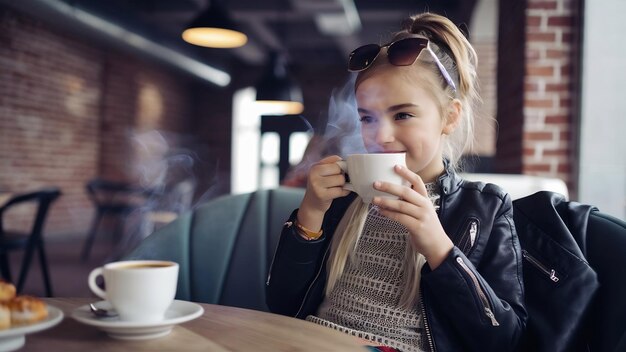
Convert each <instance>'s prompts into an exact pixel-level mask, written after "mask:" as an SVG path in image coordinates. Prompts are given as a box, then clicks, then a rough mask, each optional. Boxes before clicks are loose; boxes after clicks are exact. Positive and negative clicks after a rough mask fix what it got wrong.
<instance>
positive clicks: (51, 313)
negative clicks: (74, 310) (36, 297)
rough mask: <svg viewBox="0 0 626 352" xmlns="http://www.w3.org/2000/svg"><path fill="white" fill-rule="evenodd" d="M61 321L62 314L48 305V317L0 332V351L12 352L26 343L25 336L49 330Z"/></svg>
mask: <svg viewBox="0 0 626 352" xmlns="http://www.w3.org/2000/svg"><path fill="white" fill-rule="evenodd" d="M61 320H63V312H62V311H61V310H60V309H59V308H56V307H53V306H51V305H49V304H48V317H47V318H46V320H42V321H40V322H38V323H35V324H30V325H24V326H18V327H14V328H9V329H6V330H0V351H3V352H4V351H14V350H16V349H18V348H20V347H22V346H24V342H25V341H26V337H25V335H27V334H32V333H34V332H37V331H41V330H45V329H49V328H51V327H53V326H55V325H57V324H58V323H60V322H61Z"/></svg>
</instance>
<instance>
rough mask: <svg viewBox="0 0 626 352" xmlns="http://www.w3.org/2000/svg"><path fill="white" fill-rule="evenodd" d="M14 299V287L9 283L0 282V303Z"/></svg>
mask: <svg viewBox="0 0 626 352" xmlns="http://www.w3.org/2000/svg"><path fill="white" fill-rule="evenodd" d="M14 297H15V285H13V284H12V283H10V282H7V281H4V280H0V303H2V302H8V301H10V300H12V299H13V298H14Z"/></svg>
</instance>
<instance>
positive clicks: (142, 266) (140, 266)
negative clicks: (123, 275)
mask: <svg viewBox="0 0 626 352" xmlns="http://www.w3.org/2000/svg"><path fill="white" fill-rule="evenodd" d="M168 266H172V264H170V263H155V264H128V265H120V266H118V267H117V268H118V269H147V268H165V267H168Z"/></svg>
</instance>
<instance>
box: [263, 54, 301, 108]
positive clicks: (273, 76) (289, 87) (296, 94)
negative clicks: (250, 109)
mask: <svg viewBox="0 0 626 352" xmlns="http://www.w3.org/2000/svg"><path fill="white" fill-rule="evenodd" d="M256 103H257V105H258V106H260V107H261V108H262V109H264V111H271V112H273V113H275V114H280V115H297V114H300V113H302V111H303V110H304V104H303V99H302V90H300V87H298V86H297V85H296V84H295V83H294V82H293V81H292V80H291V78H290V77H289V75H288V74H287V67H286V59H285V55H283V54H279V53H276V52H272V53H271V54H270V60H269V63H268V65H267V68H266V71H265V73H264V74H263V76H262V77H261V79H260V80H259V83H257V85H256Z"/></svg>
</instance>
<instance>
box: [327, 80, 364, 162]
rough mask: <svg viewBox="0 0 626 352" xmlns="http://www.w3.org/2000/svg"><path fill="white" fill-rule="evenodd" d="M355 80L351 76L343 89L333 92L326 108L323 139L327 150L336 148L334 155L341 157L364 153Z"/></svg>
mask: <svg viewBox="0 0 626 352" xmlns="http://www.w3.org/2000/svg"><path fill="white" fill-rule="evenodd" d="M355 79H356V75H351V76H350V78H349V79H348V81H347V82H346V83H345V84H344V85H343V87H341V88H340V89H335V90H333V93H332V95H331V98H330V104H329V106H328V123H327V125H326V130H325V131H324V137H323V138H324V140H325V142H326V143H327V144H328V145H329V148H333V147H334V148H337V149H336V151H337V153H336V154H338V155H340V156H342V157H345V156H346V155H348V154H356V153H365V152H366V150H365V145H364V144H363V139H362V137H361V126H360V122H359V114H358V112H357V107H356V97H355V95H354V82H355Z"/></svg>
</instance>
